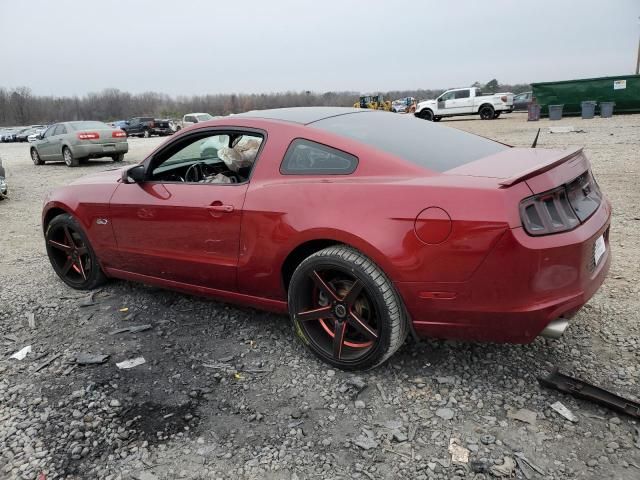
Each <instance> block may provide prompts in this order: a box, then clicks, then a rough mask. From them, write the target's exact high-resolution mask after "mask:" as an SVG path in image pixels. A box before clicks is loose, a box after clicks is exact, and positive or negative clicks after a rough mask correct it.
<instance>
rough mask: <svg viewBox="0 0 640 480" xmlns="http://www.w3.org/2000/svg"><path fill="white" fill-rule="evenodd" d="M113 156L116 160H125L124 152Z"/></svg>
mask: <svg viewBox="0 0 640 480" xmlns="http://www.w3.org/2000/svg"><path fill="white" fill-rule="evenodd" d="M111 158H112V159H113V161H114V162H122V161H123V160H124V153H119V154H118V155H114V156H113V157H111Z"/></svg>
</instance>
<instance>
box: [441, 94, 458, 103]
mask: <svg viewBox="0 0 640 480" xmlns="http://www.w3.org/2000/svg"><path fill="white" fill-rule="evenodd" d="M454 95H455V92H447V93H445V94H444V95H442V96H441V97H440V99H439V101H440V102H444V101H446V100H452V99H453V97H454Z"/></svg>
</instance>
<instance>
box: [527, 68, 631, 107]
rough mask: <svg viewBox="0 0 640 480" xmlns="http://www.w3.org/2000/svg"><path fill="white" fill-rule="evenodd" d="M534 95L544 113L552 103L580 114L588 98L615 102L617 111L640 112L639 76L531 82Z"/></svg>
mask: <svg viewBox="0 0 640 480" xmlns="http://www.w3.org/2000/svg"><path fill="white" fill-rule="evenodd" d="M531 87H532V89H533V96H534V97H535V99H536V101H537V102H538V103H539V104H540V105H541V107H542V112H541V114H542V115H543V116H548V115H549V105H558V104H563V105H564V110H563V112H562V114H563V115H565V116H566V115H580V114H581V111H582V108H581V103H582V102H583V101H586V100H592V101H596V102H598V105H600V103H602V102H615V104H616V113H634V112H640V75H620V76H618V77H600V78H583V79H579V80H563V81H560V82H541V83H532V84H531Z"/></svg>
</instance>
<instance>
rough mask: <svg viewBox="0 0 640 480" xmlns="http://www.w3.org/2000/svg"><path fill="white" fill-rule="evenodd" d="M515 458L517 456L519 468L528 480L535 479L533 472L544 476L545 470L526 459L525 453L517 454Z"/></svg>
mask: <svg viewBox="0 0 640 480" xmlns="http://www.w3.org/2000/svg"><path fill="white" fill-rule="evenodd" d="M515 456H516V463H517V464H518V468H520V470H522V473H523V474H524V476H525V477H527V479H530V478H533V476H534V474H533V472H536V473H539V474H540V475H544V470H542V469H541V468H540V467H538V466H537V465H536V464H535V463H533V462H532V461H531V460H529V459H528V458H527V457H525V456H524V453H522V452H516V454H515Z"/></svg>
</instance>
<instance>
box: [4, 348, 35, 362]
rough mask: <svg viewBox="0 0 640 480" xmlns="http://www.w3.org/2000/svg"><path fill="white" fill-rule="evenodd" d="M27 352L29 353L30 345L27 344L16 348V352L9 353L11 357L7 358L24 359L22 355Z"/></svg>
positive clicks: (24, 355) (25, 354)
mask: <svg viewBox="0 0 640 480" xmlns="http://www.w3.org/2000/svg"><path fill="white" fill-rule="evenodd" d="M27 353H31V345H28V346H26V347H24V348H22V349H20V350H18V351H17V352H16V353H14V354H13V355H11V357H9V358H15V359H16V360H24V357H26V356H27Z"/></svg>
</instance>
